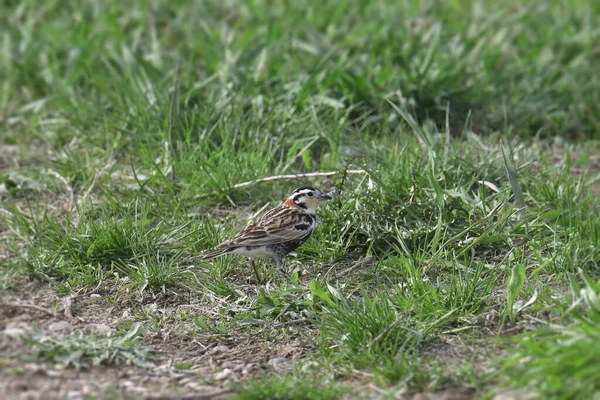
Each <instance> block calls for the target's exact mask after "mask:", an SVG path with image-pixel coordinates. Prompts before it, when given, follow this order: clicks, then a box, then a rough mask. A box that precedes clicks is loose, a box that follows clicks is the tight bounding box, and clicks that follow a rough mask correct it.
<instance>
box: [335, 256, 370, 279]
mask: <svg viewBox="0 0 600 400" xmlns="http://www.w3.org/2000/svg"><path fill="white" fill-rule="evenodd" d="M374 261H375V259H374V258H373V257H371V256H367V257H364V258H361V259H360V260H358V261H357V262H355V263H354V264H352V266H350V267H349V268H346V269H345V270H343V271H341V272H338V273H337V274H336V275H335V277H336V278H338V279H339V278H341V277H342V276H344V275H346V274H348V273H350V272H352V271H354V270H355V269H358V268H362V267H369V266H371V265H372V264H373V262H374Z"/></svg>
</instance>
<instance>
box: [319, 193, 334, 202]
mask: <svg viewBox="0 0 600 400" xmlns="http://www.w3.org/2000/svg"><path fill="white" fill-rule="evenodd" d="M319 199H321V200H331V199H333V197H331V195H329V194H328V193H321V194H320V195H319Z"/></svg>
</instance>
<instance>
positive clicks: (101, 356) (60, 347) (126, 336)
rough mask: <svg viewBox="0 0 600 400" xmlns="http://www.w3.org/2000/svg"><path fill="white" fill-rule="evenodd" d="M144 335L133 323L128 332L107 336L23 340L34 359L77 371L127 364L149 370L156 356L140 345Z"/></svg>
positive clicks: (141, 329)
mask: <svg viewBox="0 0 600 400" xmlns="http://www.w3.org/2000/svg"><path fill="white" fill-rule="evenodd" d="M143 334H144V329H143V327H142V325H141V324H139V323H135V324H133V325H132V326H131V328H130V329H129V331H127V332H124V333H116V334H113V335H111V336H109V337H94V336H84V335H83V334H82V333H80V332H74V333H72V334H71V335H70V336H65V337H55V336H48V335H46V334H42V333H38V334H37V335H36V336H34V337H33V338H31V339H29V338H23V341H24V342H25V343H26V344H29V345H31V346H33V347H34V348H35V349H36V350H35V354H34V357H35V358H36V359H39V360H43V361H48V362H52V363H55V364H61V365H64V366H67V367H73V368H76V369H89V368H90V367H93V366H100V365H105V366H111V365H126V364H132V365H135V366H138V367H150V366H152V365H153V363H152V361H154V360H155V359H156V357H155V355H154V352H153V351H152V350H151V349H148V348H144V347H140V346H139V342H140V340H141V338H142V336H143Z"/></svg>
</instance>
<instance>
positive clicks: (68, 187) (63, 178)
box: [46, 169, 75, 212]
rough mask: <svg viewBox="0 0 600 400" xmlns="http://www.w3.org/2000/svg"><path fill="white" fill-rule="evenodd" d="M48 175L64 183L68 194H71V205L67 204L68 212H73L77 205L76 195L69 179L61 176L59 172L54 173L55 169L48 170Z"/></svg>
mask: <svg viewBox="0 0 600 400" xmlns="http://www.w3.org/2000/svg"><path fill="white" fill-rule="evenodd" d="M46 173H48V174H49V175H52V176H54V177H55V178H56V179H58V180H59V181H61V182H62V183H63V185H65V188H66V189H67V192H68V193H69V203H68V204H67V212H71V211H72V209H73V204H74V203H75V195H74V194H73V188H72V187H71V185H70V183H69V180H68V179H67V178H65V177H64V176H62V175H61V174H59V173H58V172H56V171H54V170H53V169H48V170H46Z"/></svg>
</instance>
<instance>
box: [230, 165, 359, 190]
mask: <svg viewBox="0 0 600 400" xmlns="http://www.w3.org/2000/svg"><path fill="white" fill-rule="evenodd" d="M340 173H345V174H348V175H352V174H354V175H356V174H366V173H367V171H365V170H364V169H348V170H345V171H329V172H307V173H305V174H289V175H275V176H268V177H266V178H260V179H255V180H253V181H248V182H242V183H237V184H235V185H233V186H232V188H233V189H238V188H241V187H245V186H250V185H254V184H256V183H261V182H271V181H281V180H286V179H301V178H314V177H328V176H334V175H337V174H340Z"/></svg>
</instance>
